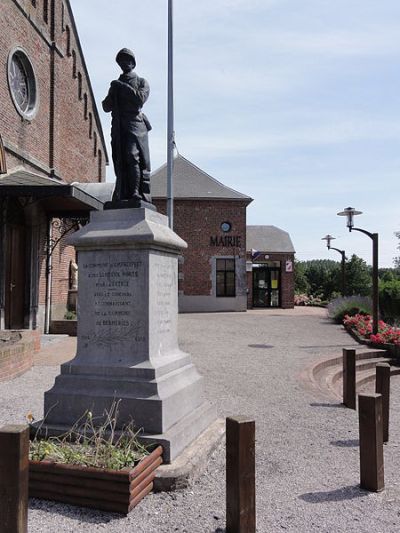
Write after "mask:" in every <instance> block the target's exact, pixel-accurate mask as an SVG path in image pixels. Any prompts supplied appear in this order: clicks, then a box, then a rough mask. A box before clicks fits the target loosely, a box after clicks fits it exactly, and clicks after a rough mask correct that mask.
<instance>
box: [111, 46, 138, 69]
mask: <svg viewBox="0 0 400 533" xmlns="http://www.w3.org/2000/svg"><path fill="white" fill-rule="evenodd" d="M122 55H124V56H129V57H131V58H132V59H133V62H134V63H135V67H136V58H135V54H134V53H133V52H132V50H129V48H122V49H121V50H120V51H119V52H118V54H117V56H116V58H115V61H116V62H117V63H118V64H119V59H120V57H121V56H122Z"/></svg>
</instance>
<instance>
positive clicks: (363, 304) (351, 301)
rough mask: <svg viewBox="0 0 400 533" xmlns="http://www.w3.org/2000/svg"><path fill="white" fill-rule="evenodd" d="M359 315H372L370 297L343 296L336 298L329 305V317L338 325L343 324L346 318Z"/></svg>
mask: <svg viewBox="0 0 400 533" xmlns="http://www.w3.org/2000/svg"><path fill="white" fill-rule="evenodd" d="M357 314H361V315H370V314H372V302H371V298H369V297H368V296H343V297H340V298H335V299H334V300H332V301H330V302H329V304H328V316H329V317H330V318H332V319H333V320H334V321H335V322H336V323H337V324H342V323H343V320H344V317H345V316H346V315H348V316H354V315H357Z"/></svg>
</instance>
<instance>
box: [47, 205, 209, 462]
mask: <svg viewBox="0 0 400 533" xmlns="http://www.w3.org/2000/svg"><path fill="white" fill-rule="evenodd" d="M70 242H71V244H73V245H74V246H75V247H76V249H77V251H78V260H79V298H78V345H77V354H76V357H75V358H74V359H73V360H72V361H70V362H68V363H65V364H63V365H62V367H61V374H60V375H59V376H58V377H57V378H56V381H55V384H54V386H53V388H52V389H51V390H49V391H48V392H46V393H45V400H44V404H45V405H44V412H45V415H46V424H45V429H47V430H49V431H50V432H52V433H57V432H61V431H65V430H66V429H67V428H70V427H71V426H72V425H73V424H74V423H75V422H76V421H77V420H78V419H79V418H80V417H81V416H82V415H83V414H84V412H85V411H86V410H90V411H92V413H93V415H94V416H101V415H102V414H103V412H104V409H109V408H110V405H111V404H112V402H113V401H115V400H119V399H121V403H120V406H119V407H120V409H119V427H122V426H123V425H125V424H126V423H128V422H129V421H130V420H131V419H133V421H134V423H135V426H136V427H137V428H143V431H142V435H141V439H142V440H143V441H152V442H154V441H156V442H158V443H161V444H162V445H163V446H164V450H165V459H166V461H171V460H173V459H174V458H175V457H176V456H177V455H178V454H179V453H180V452H181V451H182V450H183V449H184V448H185V447H186V446H187V445H188V444H189V443H190V442H191V441H192V440H193V439H195V438H196V437H197V436H198V435H199V434H200V433H201V432H202V431H204V430H205V429H206V428H207V427H208V425H209V424H210V423H211V422H212V421H213V420H214V419H215V412H214V409H213V408H211V406H210V404H209V403H207V402H205V401H204V400H203V398H202V389H203V387H202V378H201V376H200V375H199V374H198V372H197V370H196V368H195V367H194V366H193V364H192V362H191V359H190V356H189V355H188V354H186V353H183V352H182V351H181V350H180V349H179V347H178V340H177V318H178V255H179V254H180V252H181V250H182V249H183V248H186V243H185V242H184V241H183V240H182V239H181V238H180V237H178V235H176V234H175V233H174V232H173V231H172V230H171V229H170V228H169V227H168V222H167V217H165V216H164V215H161V214H159V213H157V212H154V211H150V210H148V209H144V208H139V209H120V210H109V211H102V212H94V213H92V215H91V221H90V223H89V224H88V225H87V226H85V227H84V228H82V229H81V230H80V231H79V232H77V233H76V234H75V235H74V236H73V238H72V239H71V240H70Z"/></svg>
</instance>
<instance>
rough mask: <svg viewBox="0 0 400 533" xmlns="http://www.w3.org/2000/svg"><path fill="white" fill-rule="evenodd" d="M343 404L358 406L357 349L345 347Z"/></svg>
mask: <svg viewBox="0 0 400 533" xmlns="http://www.w3.org/2000/svg"><path fill="white" fill-rule="evenodd" d="M343 404H344V405H345V406H346V407H349V408H350V409H355V408H356V351H355V350H348V349H347V348H343Z"/></svg>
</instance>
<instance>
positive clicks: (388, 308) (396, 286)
mask: <svg viewBox="0 0 400 533" xmlns="http://www.w3.org/2000/svg"><path fill="white" fill-rule="evenodd" d="M379 306H380V310H381V312H382V315H383V316H384V317H385V320H389V321H394V320H396V318H399V317H400V280H396V279H392V280H388V281H381V283H380V284H379Z"/></svg>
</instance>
